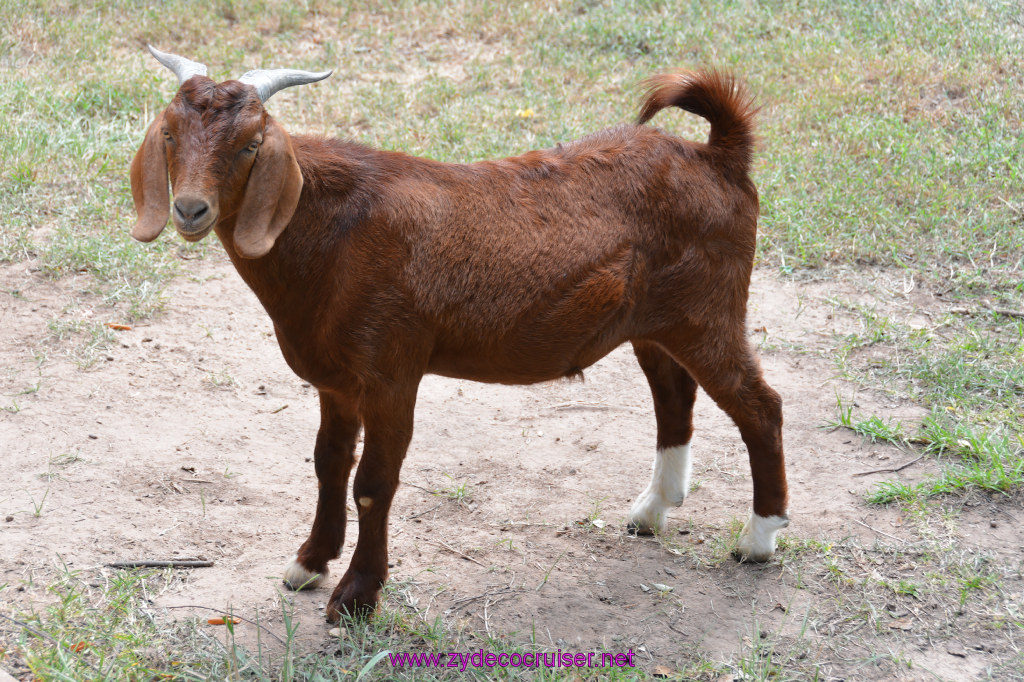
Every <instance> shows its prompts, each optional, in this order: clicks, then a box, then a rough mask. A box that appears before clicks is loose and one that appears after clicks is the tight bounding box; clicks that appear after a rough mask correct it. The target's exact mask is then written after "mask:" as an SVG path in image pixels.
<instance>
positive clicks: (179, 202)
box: [171, 196, 217, 242]
mask: <svg viewBox="0 0 1024 682" xmlns="http://www.w3.org/2000/svg"><path fill="white" fill-rule="evenodd" d="M171 215H172V220H173V221H174V227H175V229H177V230H178V234H180V235H181V236H182V237H184V238H185V240H186V241H190V242H197V241H199V240H200V239H202V238H203V237H205V236H206V235H207V234H209V232H210V230H211V229H212V228H213V226H214V225H215V224H216V222H217V207H216V206H215V205H213V206H211V205H210V203H209V202H208V201H206V200H205V199H201V198H199V197H189V196H183V197H175V199H174V210H173V211H172V213H171Z"/></svg>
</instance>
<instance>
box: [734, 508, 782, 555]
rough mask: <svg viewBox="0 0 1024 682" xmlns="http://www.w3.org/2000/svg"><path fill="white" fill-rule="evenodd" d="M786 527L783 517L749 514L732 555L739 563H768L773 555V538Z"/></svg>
mask: <svg viewBox="0 0 1024 682" xmlns="http://www.w3.org/2000/svg"><path fill="white" fill-rule="evenodd" d="M788 525H789V519H788V518H786V517H785V516H767V517H765V516H758V515H757V514H755V513H754V512H750V518H749V519H748V520H747V522H746V524H744V526H743V530H742V531H740V540H739V542H738V543H736V549H735V550H734V553H735V554H736V556H737V557H739V560H740V561H768V560H769V559H771V558H772V555H773V554H775V536H776V535H777V534H778V532H779V531H780V530H782V529H783V528H785V527H786V526H788Z"/></svg>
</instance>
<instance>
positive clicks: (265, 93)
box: [238, 69, 334, 102]
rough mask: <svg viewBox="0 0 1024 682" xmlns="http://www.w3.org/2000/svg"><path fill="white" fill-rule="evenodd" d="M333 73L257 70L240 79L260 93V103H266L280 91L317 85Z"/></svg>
mask: <svg viewBox="0 0 1024 682" xmlns="http://www.w3.org/2000/svg"><path fill="white" fill-rule="evenodd" d="M332 73H334V72H333V71H321V72H320V73H315V72H313V71H297V70H295V69H268V70H264V69H256V70H255V71H249V72H248V73H246V74H245V75H244V76H242V77H241V78H239V79H238V80H239V82H241V83H245V84H246V85H251V86H253V87H254V88H256V92H257V93H259V96H260V101H261V102H266V101H267V100H268V99H270V98H271V97H272V96H273V95H274V93H275V92H277V91H278V90H284V89H285V88H290V87H292V86H295V85H306V84H307V83H316V82H317V81H322V80H323V79H325V78H327V77H328V76H330V75H331V74H332Z"/></svg>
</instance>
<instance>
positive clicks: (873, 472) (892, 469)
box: [853, 455, 924, 476]
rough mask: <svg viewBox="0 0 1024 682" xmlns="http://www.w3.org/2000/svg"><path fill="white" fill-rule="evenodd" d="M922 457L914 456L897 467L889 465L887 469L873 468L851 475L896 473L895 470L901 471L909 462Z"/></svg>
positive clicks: (916, 460) (919, 459)
mask: <svg viewBox="0 0 1024 682" xmlns="http://www.w3.org/2000/svg"><path fill="white" fill-rule="evenodd" d="M923 458H924V455H921V456H920V457H916V458H914V459H912V460H910V461H909V462H907V463H906V464H901V465H900V466H898V467H891V468H889V469H875V470H873V471H862V472H860V473H859V474H853V475H854V476H868V475H870V474H888V473H896V472H897V471H903V470H904V469H906V468H907V467H908V466H910V465H911V464H916V463H917V462H919V461H921V459H923Z"/></svg>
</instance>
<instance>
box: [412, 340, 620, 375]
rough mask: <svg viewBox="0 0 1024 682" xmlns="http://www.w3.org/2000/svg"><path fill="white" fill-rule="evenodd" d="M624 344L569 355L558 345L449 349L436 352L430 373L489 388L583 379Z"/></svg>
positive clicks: (616, 342)
mask: <svg viewBox="0 0 1024 682" xmlns="http://www.w3.org/2000/svg"><path fill="white" fill-rule="evenodd" d="M620 343H621V340H615V341H614V342H607V343H600V344H596V345H587V346H586V347H584V348H577V349H575V350H574V352H572V353H569V354H567V353H565V352H564V349H563V348H559V347H557V344H551V345H549V344H543V343H541V344H536V345H532V346H522V347H516V348H512V349H490V350H482V351H481V350H475V349H474V350H465V349H461V350H460V349H445V350H440V351H439V352H435V354H434V356H433V357H431V359H430V365H429V367H428V369H427V371H428V372H430V373H431V374H440V375H441V376H446V377H451V378H453V379H466V380H468V381H480V382H484V383H489V384H536V383H540V382H543V381H553V380H555V379H563V378H575V377H580V378H581V377H582V376H583V370H584V369H586V368H587V367H590V366H591V365H592V364H594V363H595V362H597V361H598V360H600V359H601V358H603V357H604V356H605V355H607V354H608V353H610V352H611V351H613V350H614V349H615V348H616V347H617V346H618V345H619V344H620Z"/></svg>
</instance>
